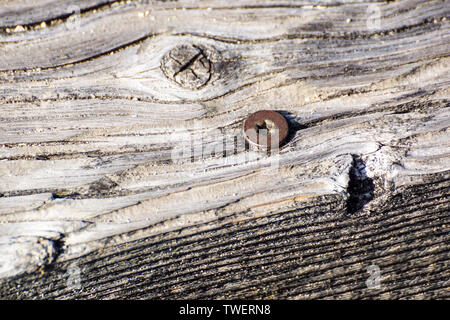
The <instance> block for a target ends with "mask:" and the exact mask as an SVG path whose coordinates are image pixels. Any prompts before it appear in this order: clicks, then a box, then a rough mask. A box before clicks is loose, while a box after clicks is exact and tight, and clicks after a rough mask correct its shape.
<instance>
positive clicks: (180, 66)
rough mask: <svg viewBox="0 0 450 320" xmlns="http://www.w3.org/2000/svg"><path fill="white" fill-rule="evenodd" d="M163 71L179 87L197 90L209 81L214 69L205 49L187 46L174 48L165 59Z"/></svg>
mask: <svg viewBox="0 0 450 320" xmlns="http://www.w3.org/2000/svg"><path fill="white" fill-rule="evenodd" d="M161 69H162V71H163V72H164V74H165V75H166V77H168V78H169V79H171V80H173V81H175V82H176V83H177V84H178V85H180V86H182V87H184V88H188V89H192V90H196V89H200V88H201V87H202V86H204V85H205V84H206V83H207V82H208V81H209V79H210V78H211V69H212V68H211V61H210V60H209V59H208V57H207V56H206V53H205V50H204V49H202V48H200V47H198V46H195V45H190V44H185V45H180V46H177V47H175V48H173V49H172V50H170V51H169V52H168V53H167V54H166V55H165V56H164V57H163V59H162V61H161Z"/></svg>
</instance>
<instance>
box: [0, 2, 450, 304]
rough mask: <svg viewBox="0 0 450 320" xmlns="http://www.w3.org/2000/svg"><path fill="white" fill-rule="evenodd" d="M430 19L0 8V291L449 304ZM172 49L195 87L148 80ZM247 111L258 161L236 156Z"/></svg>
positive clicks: (445, 138)
mask: <svg viewBox="0 0 450 320" xmlns="http://www.w3.org/2000/svg"><path fill="white" fill-rule="evenodd" d="M73 6H76V7H77V8H79V12H80V15H75V16H74V15H70V14H71V13H72V12H73V11H74V7H73ZM373 6H376V7H373ZM373 8H378V9H379V12H380V21H381V24H380V25H379V28H373V27H371V26H370V25H369V24H368V21H369V20H370V19H372V18H373ZM378 9H377V10H378ZM75 11H76V10H75ZM448 15H449V6H448V2H447V1H415V0H410V1H385V2H384V1H377V2H369V1H325V0H322V1H279V0H277V1H256V0H255V1H250V0H245V1H233V2H230V1H221V0H214V1H212V0H211V1H119V2H112V1H99V0H96V1H88V0H80V1H55V0H46V1H44V2H43V3H42V4H39V5H37V4H36V3H35V1H29V0H21V1H4V0H0V278H1V279H0V297H1V298H5V297H6V298H75V297H76V298H105V299H108V298H330V297H333V298H405V297H408V298H412V297H414V298H448V297H449V288H450V283H449V279H450V271H449V270H450V268H449V264H450V263H449V262H450V260H449V256H448V252H449V243H450V236H449V234H450V233H449V226H450V214H449V213H450V212H449V211H450V210H449V203H448V196H449V186H450V184H449V178H450V139H449V138H450V129H449V127H450V111H449V108H448V106H449V100H448V97H449V81H450V77H449V67H448V65H449V61H450V57H449V53H450V44H449V36H450V32H449V30H450V29H449V23H448ZM179 45H194V46H196V47H198V48H201V49H202V51H203V52H204V53H205V54H206V55H207V57H208V59H209V61H210V62H211V77H210V79H209V81H208V82H207V83H206V84H205V85H203V86H201V87H200V88H199V89H198V90H193V89H191V88H189V87H181V86H180V85H179V84H177V83H176V82H174V81H173V80H171V79H168V78H167V77H166V75H165V73H164V72H163V71H162V70H161V67H160V66H161V61H162V59H163V58H164V56H165V55H166V54H167V53H168V52H169V51H170V50H171V49H173V48H174V47H176V46H179ZM262 109H269V110H278V111H279V112H281V113H282V114H283V115H284V116H285V117H286V118H287V119H288V121H289V123H290V127H291V134H290V137H289V139H288V141H287V143H286V144H285V146H283V148H282V149H281V150H280V152H279V155H278V156H276V155H274V156H273V157H267V156H266V155H263V154H261V153H258V152H257V151H254V150H251V149H250V150H249V149H246V148H245V146H244V144H243V137H242V132H241V130H242V123H243V120H244V119H245V118H246V117H247V116H248V115H249V114H251V113H253V112H256V111H258V110H262ZM177 148H182V149H183V150H191V151H192V150H199V149H200V150H203V155H202V156H201V157H196V156H197V155H198V153H195V154H185V155H181V158H177V159H174V150H177ZM275 157H276V158H275ZM274 159H276V162H274ZM274 163H275V164H278V165H279V166H278V167H277V166H274ZM74 264H76V265H78V266H79V267H80V269H81V280H82V287H83V289H82V290H81V291H77V292H75V291H73V290H71V289H70V288H68V287H67V285H66V281H67V272H66V271H67V268H68V266H70V265H74ZM374 264H375V265H377V266H379V267H380V270H381V275H382V278H381V284H382V286H381V288H379V289H368V288H367V286H366V280H367V278H368V277H369V274H368V273H367V268H368V267H369V266H370V265H374Z"/></svg>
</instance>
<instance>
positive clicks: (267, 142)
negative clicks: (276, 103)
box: [243, 110, 289, 150]
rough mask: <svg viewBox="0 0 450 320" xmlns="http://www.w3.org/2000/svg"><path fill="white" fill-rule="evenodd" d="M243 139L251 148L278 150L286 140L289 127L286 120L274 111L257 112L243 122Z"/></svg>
mask: <svg viewBox="0 0 450 320" xmlns="http://www.w3.org/2000/svg"><path fill="white" fill-rule="evenodd" d="M243 131H244V138H245V140H246V141H247V142H248V143H249V144H250V145H251V146H253V147H256V148H260V149H267V150H273V149H278V148H279V147H280V146H281V145H282V144H283V142H284V141H285V140H286V138H287V136H288V133H289V126H288V123H287V121H286V119H285V118H284V117H283V116H282V115H281V114H280V113H278V112H276V111H270V110H261V111H257V112H255V113H253V114H251V115H250V116H248V118H247V119H245V121H244V127H243Z"/></svg>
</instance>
